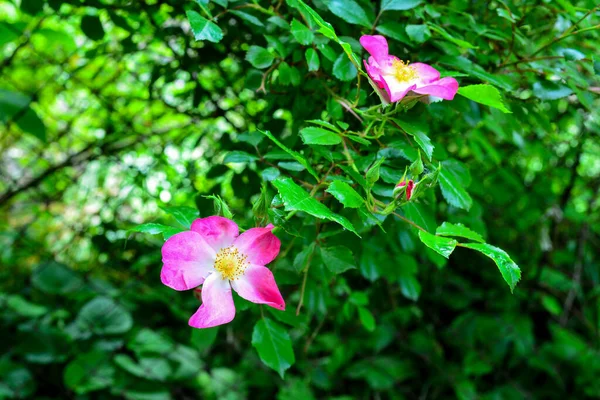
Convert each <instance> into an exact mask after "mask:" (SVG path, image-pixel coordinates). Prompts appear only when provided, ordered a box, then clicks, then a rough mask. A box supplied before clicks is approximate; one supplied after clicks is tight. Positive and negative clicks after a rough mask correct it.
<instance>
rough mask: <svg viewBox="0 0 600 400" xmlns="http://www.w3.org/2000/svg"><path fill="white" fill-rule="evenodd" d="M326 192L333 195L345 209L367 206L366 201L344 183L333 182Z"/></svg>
mask: <svg viewBox="0 0 600 400" xmlns="http://www.w3.org/2000/svg"><path fill="white" fill-rule="evenodd" d="M326 192H328V193H331V194H332V195H333V197H335V198H336V199H337V200H338V201H339V202H340V203H342V204H343V205H344V207H348V208H358V207H360V206H362V205H363V204H365V200H364V199H363V198H362V197H361V195H360V194H358V192H357V191H356V190H354V188H353V187H352V186H350V185H349V184H347V183H346V182H343V181H333V182H331V184H330V185H329V187H328V188H327V190H326Z"/></svg>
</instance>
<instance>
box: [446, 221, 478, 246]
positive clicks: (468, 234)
mask: <svg viewBox="0 0 600 400" xmlns="http://www.w3.org/2000/svg"><path fill="white" fill-rule="evenodd" d="M435 234H436V235H441V236H458V237H462V238H466V239H471V240H474V241H476V242H480V243H483V242H485V240H483V237H481V235H480V234H479V233H477V232H474V231H472V230H470V229H469V228H467V227H466V226H464V225H463V224H451V223H450V222H444V223H443V224H442V225H440V226H438V228H437V230H436V231H435Z"/></svg>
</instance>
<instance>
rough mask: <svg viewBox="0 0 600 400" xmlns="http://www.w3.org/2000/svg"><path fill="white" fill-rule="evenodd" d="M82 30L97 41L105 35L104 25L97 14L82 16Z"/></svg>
mask: <svg viewBox="0 0 600 400" xmlns="http://www.w3.org/2000/svg"><path fill="white" fill-rule="evenodd" d="M81 30H82V31H83V33H85V36H87V37H88V38H90V39H92V40H94V41H96V40H101V39H102V38H103V37H104V27H103V26H102V22H101V21H100V17H98V16H97V15H84V16H83V18H81Z"/></svg>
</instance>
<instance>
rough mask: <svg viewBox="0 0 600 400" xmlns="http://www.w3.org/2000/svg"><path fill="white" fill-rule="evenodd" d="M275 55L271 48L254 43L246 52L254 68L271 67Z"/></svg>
mask: <svg viewBox="0 0 600 400" xmlns="http://www.w3.org/2000/svg"><path fill="white" fill-rule="evenodd" d="M274 60H275V57H274V56H273V54H271V52H269V50H267V49H265V48H264V47H260V46H255V45H252V46H250V48H249V49H248V52H247V53H246V61H248V62H249V63H250V64H252V66H253V67H254V68H258V69H265V68H269V67H270V66H271V64H273V61H274Z"/></svg>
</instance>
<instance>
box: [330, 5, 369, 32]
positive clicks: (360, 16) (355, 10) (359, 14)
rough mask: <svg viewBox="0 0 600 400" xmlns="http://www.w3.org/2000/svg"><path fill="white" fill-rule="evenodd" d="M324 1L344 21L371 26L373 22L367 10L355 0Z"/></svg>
mask: <svg viewBox="0 0 600 400" xmlns="http://www.w3.org/2000/svg"><path fill="white" fill-rule="evenodd" d="M323 3H325V5H326V6H327V8H329V11H331V12H332V13H333V14H334V15H336V16H337V17H340V18H341V19H343V20H344V21H346V22H348V23H351V24H355V25H362V26H364V27H367V28H370V27H371V25H372V23H371V21H370V20H369V18H368V17H367V14H366V13H365V10H363V9H362V7H361V6H360V5H359V4H358V3H357V2H356V1H354V0H323Z"/></svg>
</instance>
